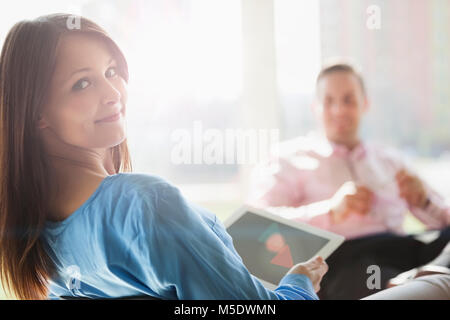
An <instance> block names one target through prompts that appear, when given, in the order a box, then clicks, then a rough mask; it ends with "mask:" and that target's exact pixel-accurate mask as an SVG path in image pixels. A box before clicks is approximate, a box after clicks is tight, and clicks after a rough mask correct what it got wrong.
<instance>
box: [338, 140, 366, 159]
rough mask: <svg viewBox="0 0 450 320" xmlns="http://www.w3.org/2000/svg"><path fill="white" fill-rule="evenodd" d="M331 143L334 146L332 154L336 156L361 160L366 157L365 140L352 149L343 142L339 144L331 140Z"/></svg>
mask: <svg viewBox="0 0 450 320" xmlns="http://www.w3.org/2000/svg"><path fill="white" fill-rule="evenodd" d="M329 144H330V146H331V148H332V156H336V157H339V158H351V159H354V160H360V159H362V158H364V157H365V156H366V153H367V148H366V146H365V144H364V143H363V142H360V143H359V144H358V145H357V146H355V147H354V148H353V149H352V150H350V149H349V148H348V147H346V146H345V145H343V144H337V143H334V142H331V141H329Z"/></svg>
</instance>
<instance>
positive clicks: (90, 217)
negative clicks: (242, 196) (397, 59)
mask: <svg viewBox="0 0 450 320" xmlns="http://www.w3.org/2000/svg"><path fill="white" fill-rule="evenodd" d="M72 18H73V17H72V16H69V15H64V14H55V15H49V16H43V17H40V18H38V19H36V20H33V21H23V22H19V23H17V24H16V25H15V26H14V27H13V28H12V30H11V31H10V32H9V34H8V36H7V38H6V41H5V43H4V45H3V49H2V54H1V58H0V116H1V118H0V119H1V120H0V121H1V122H0V126H1V132H0V136H1V139H2V140H1V150H0V152H1V154H0V161H1V168H2V170H1V179H0V183H1V185H0V235H1V237H0V257H1V258H0V261H1V263H0V266H1V270H0V271H1V278H2V283H3V286H4V287H5V289H7V290H8V292H9V293H10V294H13V295H15V296H16V297H17V298H19V299H46V298H56V297H60V296H75V297H89V298H102V297H113V298H117V297H123V296H136V295H149V296H153V297H157V298H163V299H315V298H317V295H316V293H315V291H318V290H319V284H320V280H321V278H322V276H323V275H324V273H325V272H326V270H327V266H326V264H325V262H324V261H323V259H322V258H320V257H317V258H316V259H312V260H310V261H308V262H306V263H303V264H298V265H296V266H294V267H293V268H292V269H291V270H290V271H289V272H288V274H287V275H286V276H285V277H284V278H283V279H282V281H281V282H280V286H279V287H278V288H277V289H276V290H274V291H271V290H267V289H265V288H264V287H263V286H262V284H261V283H260V282H259V281H258V280H257V279H256V278H255V277H253V276H252V275H251V274H250V273H249V272H248V270H247V269H246V268H245V266H244V265H243V263H242V260H241V258H240V257H239V255H238V254H237V252H236V251H235V249H234V247H233V245H232V240H231V238H230V236H229V235H228V234H227V233H226V231H225V229H224V227H223V225H222V224H221V223H220V221H219V220H217V218H216V217H215V216H214V215H212V214H211V213H209V212H207V211H205V210H204V209H202V208H198V207H196V206H194V205H192V204H190V203H189V202H187V201H186V200H185V199H184V198H183V197H182V196H181V195H180V193H179V191H178V190H177V189H176V188H175V187H173V186H172V185H170V184H169V183H168V182H166V181H164V180H163V179H161V178H159V177H156V176H152V175H148V174H138V173H131V162H130V157H129V153H128V148H127V143H126V128H125V121H124V118H125V115H126V102H127V91H126V83H127V81H128V70H127V63H126V60H125V58H124V56H123V55H122V53H121V51H120V49H119V48H118V47H117V45H116V44H115V43H114V42H113V40H111V38H109V36H108V35H107V34H106V33H105V31H103V30H102V29H101V28H100V27H99V26H97V25H96V24H95V23H93V22H92V21H89V20H87V19H84V18H81V17H80V19H81V20H80V23H79V26H80V28H69V27H68V25H70V24H69V23H68V21H69V19H72ZM72 20H73V19H72ZM77 25H78V24H77Z"/></svg>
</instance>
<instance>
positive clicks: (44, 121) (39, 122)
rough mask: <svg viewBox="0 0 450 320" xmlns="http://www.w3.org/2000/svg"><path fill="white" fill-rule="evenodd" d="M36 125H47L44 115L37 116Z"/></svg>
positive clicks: (42, 127)
mask: <svg viewBox="0 0 450 320" xmlns="http://www.w3.org/2000/svg"><path fill="white" fill-rule="evenodd" d="M37 127H38V129H44V128H47V127H48V123H47V121H46V120H45V117H43V116H42V115H40V116H39V119H38V123H37Z"/></svg>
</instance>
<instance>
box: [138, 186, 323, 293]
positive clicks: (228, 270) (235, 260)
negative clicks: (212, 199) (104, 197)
mask: <svg viewBox="0 0 450 320" xmlns="http://www.w3.org/2000/svg"><path fill="white" fill-rule="evenodd" d="M144 198H145V196H144ZM149 199H150V200H152V201H150V200H149V201H147V206H146V209H145V210H142V212H141V213H140V214H139V215H137V216H138V219H137V224H136V229H137V230H138V235H137V237H136V238H135V239H134V241H133V247H132V249H131V250H132V252H134V255H135V256H136V257H139V258H137V259H138V261H135V262H134V263H133V264H134V265H140V266H141V267H140V273H141V276H142V277H143V278H144V279H145V280H144V281H145V282H146V283H147V285H148V286H149V287H150V288H151V289H152V290H153V291H154V292H155V293H156V294H157V295H158V296H159V297H161V298H165V299H265V300H268V299H300V300H304V299H318V298H317V295H316V294H315V292H314V289H313V287H312V283H311V281H310V280H309V278H308V277H306V276H305V275H294V274H292V275H288V276H285V277H284V278H283V279H282V280H281V281H280V284H279V287H278V288H277V289H276V290H274V291H271V290H268V289H266V288H265V287H264V286H263V285H262V283H261V282H260V281H259V280H258V279H256V278H255V277H254V276H252V275H251V274H250V273H249V271H248V270H247V269H246V267H245V266H244V264H243V262H242V259H241V258H240V256H239V255H238V254H237V252H236V250H235V249H234V247H233V245H232V241H231V237H230V236H229V235H228V233H227V232H226V230H225V229H224V227H223V225H222V224H221V223H220V221H218V220H217V219H216V218H214V219H215V220H214V224H213V225H212V226H211V225H210V224H208V222H207V220H205V219H204V217H203V216H202V212H201V211H200V210H199V209H196V207H195V206H192V205H190V204H189V203H187V202H186V201H185V200H184V198H183V197H182V196H181V194H180V193H179V191H178V189H176V188H174V187H172V186H170V185H166V186H164V187H162V188H160V190H159V192H158V196H156V197H149ZM214 217H215V216H214ZM142 266H144V267H142ZM136 271H137V270H136ZM137 273H138V274H139V272H137Z"/></svg>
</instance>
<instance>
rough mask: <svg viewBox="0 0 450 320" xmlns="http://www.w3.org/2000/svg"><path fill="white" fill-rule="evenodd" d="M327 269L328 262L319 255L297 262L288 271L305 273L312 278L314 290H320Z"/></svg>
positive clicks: (289, 272) (290, 272)
mask: <svg viewBox="0 0 450 320" xmlns="http://www.w3.org/2000/svg"><path fill="white" fill-rule="evenodd" d="M327 271H328V265H327V263H326V262H325V260H324V259H323V258H322V257H319V256H318V257H315V258H311V259H309V260H308V261H306V262H302V263H298V264H296V265H295V266H293V267H292V268H291V269H290V270H289V271H288V273H287V274H292V273H293V274H304V275H305V276H307V277H308V278H309V279H310V280H311V282H312V284H313V286H314V290H315V291H316V292H319V290H320V282H321V281H322V277H323V276H324V275H325V273H327Z"/></svg>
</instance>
